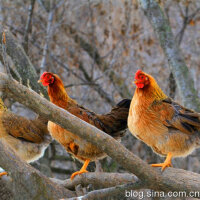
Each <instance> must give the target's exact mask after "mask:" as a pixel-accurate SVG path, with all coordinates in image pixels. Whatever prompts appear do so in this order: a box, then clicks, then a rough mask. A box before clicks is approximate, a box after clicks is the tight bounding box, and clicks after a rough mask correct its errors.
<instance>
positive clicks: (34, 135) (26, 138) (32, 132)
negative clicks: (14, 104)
mask: <svg viewBox="0 0 200 200" xmlns="http://www.w3.org/2000/svg"><path fill="white" fill-rule="evenodd" d="M0 140H1V141H4V142H5V143H6V144H8V145H9V146H10V147H11V148H12V149H13V150H14V151H15V153H16V154H17V155H18V156H19V157H20V158H21V159H22V160H24V161H27V162H28V163H30V162H33V161H36V160H38V159H39V158H40V157H42V156H43V155H44V151H45V149H46V148H47V146H48V145H49V143H50V142H51V136H50V135H49V133H48V130H47V122H45V120H44V119H42V118H40V117H39V118H38V119H35V120H28V119H26V118H24V117H21V116H19V115H16V114H14V113H12V112H11V111H9V110H8V109H7V108H6V107H5V105H4V103H3V101H2V99H1V98H0ZM6 174H7V172H2V173H0V176H2V175H6Z"/></svg>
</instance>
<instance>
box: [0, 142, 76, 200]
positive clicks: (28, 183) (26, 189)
mask: <svg viewBox="0 0 200 200" xmlns="http://www.w3.org/2000/svg"><path fill="white" fill-rule="evenodd" d="M0 166H2V167H3V168H4V169H6V170H7V171H8V172H9V175H10V176H11V177H12V181H7V183H6V184H8V185H9V187H8V188H10V189H11V191H12V192H13V194H14V195H15V200H21V199H35V198H37V199H38V200H44V199H48V200H51V199H60V198H63V197H73V196H75V194H74V193H73V192H71V191H69V190H67V189H65V188H64V187H62V186H61V185H58V184H56V183H55V182H52V181H50V179H48V178H47V177H45V176H44V175H42V174H41V173H40V172H39V171H37V170H36V169H34V168H32V167H31V166H30V165H29V164H28V163H25V162H23V161H22V160H20V159H19V158H18V156H17V155H15V153H14V152H13V150H12V149H10V148H9V146H8V145H7V144H6V143H4V142H3V141H0Z"/></svg>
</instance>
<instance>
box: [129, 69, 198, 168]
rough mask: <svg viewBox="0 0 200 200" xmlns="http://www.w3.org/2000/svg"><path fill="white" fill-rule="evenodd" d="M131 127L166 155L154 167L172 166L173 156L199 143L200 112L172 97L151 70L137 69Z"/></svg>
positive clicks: (186, 152)
mask: <svg viewBox="0 0 200 200" xmlns="http://www.w3.org/2000/svg"><path fill="white" fill-rule="evenodd" d="M134 83H135V84H136V90H135V94H134V96H133V99H132V101H131V105H130V110H129V116H128V127H129V130H130V131H131V133H132V134H133V135H134V136H135V137H137V138H138V139H140V140H142V141H143V142H145V143H146V144H147V145H148V146H150V147H151V148H152V149H153V150H154V151H155V152H156V153H158V154H159V155H162V156H166V160H165V161H164V163H159V164H152V166H153V167H162V171H163V170H165V168H166V167H172V164H171V160H172V157H182V156H187V155H188V154H190V153H191V152H192V151H193V150H194V149H195V148H197V147H198V146H199V145H200V114H199V113H196V112H194V111H192V110H190V109H187V108H184V107H183V106H181V105H179V104H178V103H176V102H174V101H173V100H172V99H170V98H169V97H168V96H167V95H166V94H165V93H164V92H163V91H162V90H161V88H160V87H159V86H158V84H157V82H156V80H155V79H154V78H153V77H152V76H150V75H149V74H146V73H144V72H143V71H141V70H138V71H137V72H136V74H135V82H134Z"/></svg>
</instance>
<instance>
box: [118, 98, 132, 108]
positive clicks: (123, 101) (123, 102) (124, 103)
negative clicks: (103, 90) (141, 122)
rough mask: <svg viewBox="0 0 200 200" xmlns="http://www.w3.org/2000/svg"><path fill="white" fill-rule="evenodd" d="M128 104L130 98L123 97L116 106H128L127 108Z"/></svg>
mask: <svg viewBox="0 0 200 200" xmlns="http://www.w3.org/2000/svg"><path fill="white" fill-rule="evenodd" d="M130 104H131V99H123V100H121V101H120V102H119V103H118V104H117V105H116V107H121V108H128V109H129V108H130Z"/></svg>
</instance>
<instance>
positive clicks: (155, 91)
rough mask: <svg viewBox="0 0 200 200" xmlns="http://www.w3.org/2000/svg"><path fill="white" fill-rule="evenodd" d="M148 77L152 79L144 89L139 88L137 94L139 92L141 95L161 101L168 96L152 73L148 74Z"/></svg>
mask: <svg viewBox="0 0 200 200" xmlns="http://www.w3.org/2000/svg"><path fill="white" fill-rule="evenodd" d="M148 77H149V80H150V84H149V85H147V86H145V87H144V88H142V89H139V88H137V89H136V94H139V96H141V97H142V98H145V99H146V100H149V101H155V100H157V101H160V100H163V99H166V98H168V96H167V95H166V94H165V93H164V92H163V91H162V89H161V88H160V87H159V85H158V84H157V82H156V80H155V79H154V78H153V77H152V76H150V75H148Z"/></svg>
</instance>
